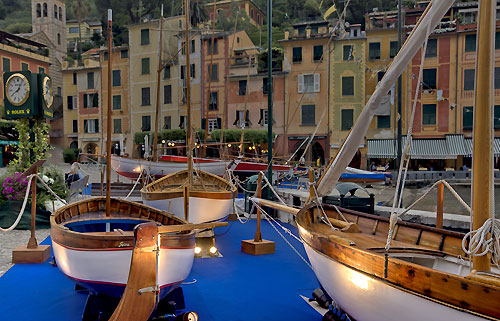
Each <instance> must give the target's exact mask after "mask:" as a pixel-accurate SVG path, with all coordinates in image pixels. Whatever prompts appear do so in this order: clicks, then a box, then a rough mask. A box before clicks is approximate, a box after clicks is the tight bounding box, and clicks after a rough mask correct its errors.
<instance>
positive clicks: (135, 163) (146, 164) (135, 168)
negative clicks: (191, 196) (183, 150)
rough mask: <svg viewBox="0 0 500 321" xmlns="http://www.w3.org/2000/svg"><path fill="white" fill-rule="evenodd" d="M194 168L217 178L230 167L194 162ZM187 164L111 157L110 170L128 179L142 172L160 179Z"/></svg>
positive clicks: (213, 162) (183, 167)
mask: <svg viewBox="0 0 500 321" xmlns="http://www.w3.org/2000/svg"><path fill="white" fill-rule="evenodd" d="M195 162H196V165H195V166H196V168H199V169H200V170H203V171H206V172H209V173H211V174H214V175H217V176H223V175H224V173H225V172H226V169H227V168H228V167H230V166H231V164H232V163H231V162H230V161H221V160H213V161H210V162H208V161H199V162H198V160H196V161H195ZM187 167H188V166H187V162H174V161H161V160H160V161H157V162H155V161H148V160H145V159H135V158H127V157H121V156H116V155H112V156H111V168H113V170H114V171H115V172H117V173H118V174H120V175H122V176H125V177H127V178H130V179H137V178H138V177H139V175H140V173H141V172H142V171H146V172H148V173H149V174H150V175H152V176H155V177H156V178H161V177H163V176H165V175H169V174H172V173H175V172H178V171H182V170H185V169H187Z"/></svg>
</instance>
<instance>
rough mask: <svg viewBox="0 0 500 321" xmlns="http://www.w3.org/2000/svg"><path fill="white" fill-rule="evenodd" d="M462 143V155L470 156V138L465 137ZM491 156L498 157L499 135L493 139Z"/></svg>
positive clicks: (499, 155)
mask: <svg viewBox="0 0 500 321" xmlns="http://www.w3.org/2000/svg"><path fill="white" fill-rule="evenodd" d="M464 145H465V150H466V152H467V153H466V154H465V155H464V156H468V157H471V156H472V151H473V150H472V138H465V139H464ZM493 156H495V157H500V137H495V139H494V140H493Z"/></svg>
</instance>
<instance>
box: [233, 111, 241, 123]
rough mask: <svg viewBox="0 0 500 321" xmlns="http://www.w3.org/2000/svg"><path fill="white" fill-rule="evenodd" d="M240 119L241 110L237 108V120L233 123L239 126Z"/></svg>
mask: <svg viewBox="0 0 500 321" xmlns="http://www.w3.org/2000/svg"><path fill="white" fill-rule="evenodd" d="M239 121H240V112H239V111H238V110H237V111H236V120H235V121H234V123H233V125H236V126H237V124H238V122H239Z"/></svg>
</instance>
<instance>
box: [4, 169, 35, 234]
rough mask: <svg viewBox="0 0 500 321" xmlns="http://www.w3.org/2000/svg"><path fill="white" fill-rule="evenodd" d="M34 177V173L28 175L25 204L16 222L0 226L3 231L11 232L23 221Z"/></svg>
mask: <svg viewBox="0 0 500 321" xmlns="http://www.w3.org/2000/svg"><path fill="white" fill-rule="evenodd" d="M33 177H35V175H34V174H33V175H30V176H28V185H26V193H25V194H24V201H23V206H21V210H20V211H19V214H18V215H17V218H16V220H15V221H14V223H13V224H12V225H11V226H10V227H9V228H2V227H0V231H2V232H10V231H12V230H13V229H15V228H16V227H17V225H18V224H19V221H21V217H22V216H23V214H24V209H25V208H26V203H28V197H29V193H30V190H31V189H30V186H31V180H32V179H33Z"/></svg>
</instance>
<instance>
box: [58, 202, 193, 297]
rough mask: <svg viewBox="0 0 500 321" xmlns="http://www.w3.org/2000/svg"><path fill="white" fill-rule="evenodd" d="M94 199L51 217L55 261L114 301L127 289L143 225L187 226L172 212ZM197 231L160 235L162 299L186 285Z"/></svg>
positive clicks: (65, 209)
mask: <svg viewBox="0 0 500 321" xmlns="http://www.w3.org/2000/svg"><path fill="white" fill-rule="evenodd" d="M105 206H106V198H105V197H94V198H90V199H87V200H83V201H80V202H76V203H72V204H70V205H66V206H64V207H62V208H60V209H58V210H57V211H56V212H54V213H53V214H52V215H51V217H50V224H51V232H50V233H51V238H52V246H53V251H54V257H55V260H56V263H57V266H58V268H59V270H60V271H61V272H62V273H63V274H64V275H66V276H67V277H68V278H70V279H71V280H73V281H74V282H75V283H77V284H79V285H81V286H83V287H85V288H88V289H90V290H91V291H93V292H95V293H101V294H105V295H108V296H112V297H120V296H121V295H122V293H123V291H124V289H125V286H126V285H127V279H128V277H129V270H130V262H131V257H132V251H133V248H134V244H135V240H134V234H133V230H134V228H135V227H136V226H138V225H139V224H141V223H146V222H154V223H156V224H157V225H160V226H161V225H166V226H169V225H179V224H185V223H186V222H185V221H184V220H182V219H180V218H178V217H175V216H174V215H172V214H169V213H167V212H163V211H159V210H157V209H154V208H151V207H149V206H146V205H142V204H139V203H135V202H129V201H125V200H119V199H112V200H111V211H110V216H106V208H105ZM194 244H195V233H194V232H192V231H183V232H178V233H175V234H160V236H159V241H158V247H159V256H158V277H157V284H156V285H157V286H158V287H159V289H160V298H163V297H164V296H166V295H167V294H168V293H169V292H170V291H172V290H173V289H175V288H176V287H178V286H179V285H180V283H182V281H184V279H185V278H186V277H187V276H188V274H189V272H190V271H191V266H192V264H193V259H194V250H193V249H194Z"/></svg>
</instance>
